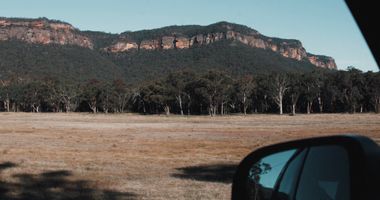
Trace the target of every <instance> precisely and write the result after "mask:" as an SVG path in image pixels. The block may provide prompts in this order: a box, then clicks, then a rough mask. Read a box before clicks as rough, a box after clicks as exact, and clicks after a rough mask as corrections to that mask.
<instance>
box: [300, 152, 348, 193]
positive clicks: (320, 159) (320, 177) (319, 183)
mask: <svg viewBox="0 0 380 200" xmlns="http://www.w3.org/2000/svg"><path fill="white" fill-rule="evenodd" d="M349 166H350V163H349V156H348V153H347V151H346V149H345V148H343V147H341V146H336V145H327V146H320V147H312V148H310V151H309V153H308V156H307V158H306V161H305V164H304V167H303V170H302V175H301V178H300V182H299V185H298V189H297V194H296V199H297V200H304V199H307V200H319V199H326V200H349V199H350V172H349V171H350V169H349V168H350V167H349Z"/></svg>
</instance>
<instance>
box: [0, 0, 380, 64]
mask: <svg viewBox="0 0 380 200" xmlns="http://www.w3.org/2000/svg"><path fill="white" fill-rule="evenodd" d="M0 16H2V17H25V18H37V17H47V18H49V19H56V20H62V21H65V22H68V23H70V24H72V25H73V26H75V27H77V28H79V29H80V30H93V31H103V32H107V33H121V32H124V31H135V30H141V29H152V28H160V27H163V26H169V25H189V24H199V25H208V24H212V23H215V22H219V21H228V22H233V23H238V24H243V25H246V26H249V27H251V28H253V29H255V30H257V31H259V32H260V33H262V34H264V35H266V36H270V37H279V38H287V39H298V40H300V41H301V42H302V44H303V46H304V47H305V48H306V50H307V51H308V52H310V53H313V54H321V55H328V56H332V57H333V58H334V59H335V61H336V63H337V65H338V69H346V68H347V67H348V66H354V67H356V68H358V69H361V70H362V71H379V68H378V66H377V64H376V62H375V60H374V58H373V56H372V54H371V52H370V50H369V48H368V46H367V44H366V42H365V40H364V38H363V36H362V34H361V32H360V30H359V28H358V26H357V24H356V22H355V21H354V19H353V17H352V15H351V13H350V11H349V9H348V7H347V6H346V5H345V3H344V1H343V0H108V1H105V0H65V1H62V0H33V1H30V0H1V6H0Z"/></svg>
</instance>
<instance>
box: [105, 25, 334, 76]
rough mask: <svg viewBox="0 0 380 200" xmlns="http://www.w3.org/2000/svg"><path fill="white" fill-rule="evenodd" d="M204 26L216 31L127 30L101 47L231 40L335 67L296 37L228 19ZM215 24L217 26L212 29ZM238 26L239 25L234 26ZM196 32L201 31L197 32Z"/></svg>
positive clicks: (114, 48)
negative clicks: (148, 33)
mask: <svg viewBox="0 0 380 200" xmlns="http://www.w3.org/2000/svg"><path fill="white" fill-rule="evenodd" d="M210 26H214V27H213V28H208V27H205V30H207V29H210V30H216V31H212V32H207V31H203V33H198V34H193V35H191V34H186V33H183V32H172V33H169V34H167V35H157V36H156V37H155V38H147V39H142V40H141V41H140V42H139V41H137V40H135V39H134V38H133V37H130V36H129V34H130V33H124V34H122V35H121V36H120V39H119V40H117V41H116V42H115V43H114V44H112V45H110V46H108V47H105V48H104V50H106V51H110V52H113V53H117V52H128V51H135V50H160V49H163V50H167V49H187V48H191V47H193V46H201V45H208V44H211V43H214V42H218V41H221V40H231V41H237V42H240V43H243V44H245V45H248V46H250V47H252V48H260V49H268V50H271V51H274V52H277V53H279V54H281V55H282V56H284V57H287V58H292V59H295V60H298V61H300V60H308V61H309V62H311V63H312V64H313V65H315V66H317V67H322V68H329V69H336V68H337V67H336V64H335V61H334V59H333V58H331V57H328V56H319V55H313V54H310V53H308V52H306V50H305V48H304V47H303V46H302V43H301V42H300V41H298V40H288V39H279V38H270V37H266V36H264V35H262V34H260V33H259V32H257V31H255V30H253V29H250V28H248V27H243V29H242V28H241V27H242V26H241V25H235V24H230V23H227V22H222V23H217V24H213V25H210ZM215 26H218V27H217V28H215ZM236 26H238V27H236ZM152 31H154V30H152ZM196 32H202V30H201V31H199V30H198V31H196Z"/></svg>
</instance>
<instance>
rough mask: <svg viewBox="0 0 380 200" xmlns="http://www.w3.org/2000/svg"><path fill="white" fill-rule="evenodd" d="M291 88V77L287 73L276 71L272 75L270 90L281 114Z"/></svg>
mask: <svg viewBox="0 0 380 200" xmlns="http://www.w3.org/2000/svg"><path fill="white" fill-rule="evenodd" d="M288 89H289V78H288V76H287V75H286V74H279V73H275V74H273V75H271V76H270V82H269V92H270V96H271V97H272V99H273V101H274V102H275V103H276V104H277V106H278V108H279V110H280V115H282V114H283V105H282V104H283V99H284V95H285V92H286V91H287V90H288Z"/></svg>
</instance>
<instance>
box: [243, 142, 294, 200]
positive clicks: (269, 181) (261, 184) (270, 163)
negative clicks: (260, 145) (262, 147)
mask: <svg viewBox="0 0 380 200" xmlns="http://www.w3.org/2000/svg"><path fill="white" fill-rule="evenodd" d="M295 152H296V150H295V149H293V150H288V151H283V152H279V153H275V154H271V155H268V156H266V157H263V158H262V159H260V160H259V161H258V162H256V163H255V164H253V165H252V167H251V169H250V170H249V173H248V179H247V187H248V188H247V191H248V196H249V199H252V200H269V199H270V198H271V196H272V193H273V190H274V187H275V185H276V181H277V179H278V177H279V176H280V173H281V171H282V170H283V168H284V167H285V165H286V163H287V162H288V161H289V160H290V158H291V157H292V156H293V155H294V154H295Z"/></svg>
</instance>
